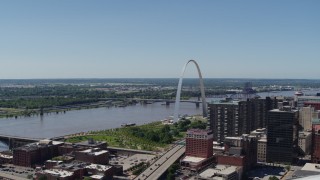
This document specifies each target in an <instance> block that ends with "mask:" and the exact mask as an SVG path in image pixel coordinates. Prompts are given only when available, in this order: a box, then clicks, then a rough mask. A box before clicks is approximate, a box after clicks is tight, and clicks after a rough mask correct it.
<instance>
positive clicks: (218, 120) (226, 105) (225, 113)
mask: <svg viewBox="0 0 320 180" xmlns="http://www.w3.org/2000/svg"><path fill="white" fill-rule="evenodd" d="M276 107H277V100H276V99H271V98H270V97H267V98H265V99H260V98H254V99H247V100H246V101H231V100H230V101H222V102H213V103H209V106H208V110H209V114H208V115H209V123H210V129H211V130H212V131H213V137H214V140H216V141H218V142H223V141H224V138H225V137H227V136H241V135H242V134H249V133H250V132H251V131H253V130H255V129H259V128H265V127H266V125H267V113H268V111H269V110H271V109H274V108H276Z"/></svg>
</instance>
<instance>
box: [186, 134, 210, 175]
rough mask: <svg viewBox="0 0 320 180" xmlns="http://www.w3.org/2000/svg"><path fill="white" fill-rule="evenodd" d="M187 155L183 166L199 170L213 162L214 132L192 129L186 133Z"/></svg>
mask: <svg viewBox="0 0 320 180" xmlns="http://www.w3.org/2000/svg"><path fill="white" fill-rule="evenodd" d="M185 154H186V156H185V157H184V158H182V160H181V161H180V164H181V166H183V167H185V168H188V169H190V170H193V171H198V170H200V169H201V168H203V167H204V166H206V165H208V164H210V163H212V162H213V160H214V157H213V134H212V131H210V130H202V129H190V130H188V131H187V135H186V153H185Z"/></svg>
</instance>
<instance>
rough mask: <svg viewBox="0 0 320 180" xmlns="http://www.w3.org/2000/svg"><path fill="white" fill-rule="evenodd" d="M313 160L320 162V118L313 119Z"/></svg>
mask: <svg viewBox="0 0 320 180" xmlns="http://www.w3.org/2000/svg"><path fill="white" fill-rule="evenodd" d="M311 161H312V162H313V163H320V119H313V120H312V154H311Z"/></svg>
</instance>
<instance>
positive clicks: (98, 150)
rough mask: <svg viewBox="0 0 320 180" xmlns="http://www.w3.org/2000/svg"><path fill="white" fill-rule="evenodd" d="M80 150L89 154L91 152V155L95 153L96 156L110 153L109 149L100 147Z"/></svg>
mask: <svg viewBox="0 0 320 180" xmlns="http://www.w3.org/2000/svg"><path fill="white" fill-rule="evenodd" d="M80 152H82V153H88V154H91V155H94V156H99V155H101V154H105V153H109V151H107V150H100V149H99V148H94V149H87V150H84V151H80Z"/></svg>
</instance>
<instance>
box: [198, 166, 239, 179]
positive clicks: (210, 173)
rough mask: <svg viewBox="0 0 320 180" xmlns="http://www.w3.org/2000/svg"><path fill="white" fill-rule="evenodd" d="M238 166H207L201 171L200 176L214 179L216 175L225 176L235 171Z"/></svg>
mask: <svg viewBox="0 0 320 180" xmlns="http://www.w3.org/2000/svg"><path fill="white" fill-rule="evenodd" d="M239 168H240V167H238V166H229V165H217V166H216V167H214V168H209V169H207V170H205V171H203V172H202V173H201V174H200V176H201V177H203V178H213V179H216V178H217V176H226V175H229V174H232V173H234V172H236V171H237V170H238V169H239Z"/></svg>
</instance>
